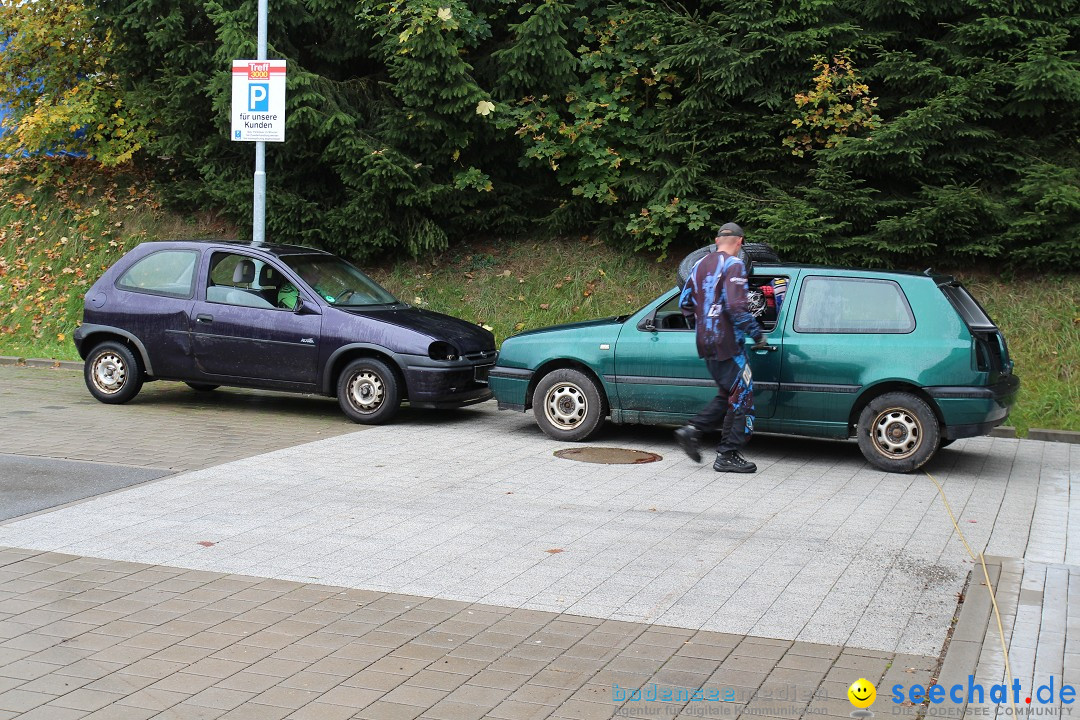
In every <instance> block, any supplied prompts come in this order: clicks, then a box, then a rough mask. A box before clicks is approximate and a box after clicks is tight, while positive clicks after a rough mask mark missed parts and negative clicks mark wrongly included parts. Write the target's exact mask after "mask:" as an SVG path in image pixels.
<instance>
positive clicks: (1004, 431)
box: [990, 425, 1016, 438]
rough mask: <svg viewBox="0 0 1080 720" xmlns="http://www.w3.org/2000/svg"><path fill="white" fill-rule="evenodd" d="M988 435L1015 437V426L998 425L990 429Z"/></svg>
mask: <svg viewBox="0 0 1080 720" xmlns="http://www.w3.org/2000/svg"><path fill="white" fill-rule="evenodd" d="M990 437H996V438H1015V437H1016V428H1014V427H1013V426H1011V425H998V426H997V427H996V428H994V429H993V430H991V431H990Z"/></svg>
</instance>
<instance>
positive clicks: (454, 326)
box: [335, 305, 495, 355]
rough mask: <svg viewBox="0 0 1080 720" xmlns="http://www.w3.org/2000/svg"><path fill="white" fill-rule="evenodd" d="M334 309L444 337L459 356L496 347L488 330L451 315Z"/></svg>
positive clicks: (407, 309)
mask: <svg viewBox="0 0 1080 720" xmlns="http://www.w3.org/2000/svg"><path fill="white" fill-rule="evenodd" d="M335 309H336V310H341V311H342V312H346V313H348V314H350V315H356V316H358V317H363V318H368V319H370V320H375V321H377V322H383V323H388V324H390V325H396V326H398V327H403V328H408V329H409V330H414V331H416V332H418V333H421V334H422V335H426V336H428V337H430V338H431V339H432V340H444V341H446V342H449V343H452V344H453V345H454V347H456V348H457V349H458V351H459V352H460V353H461V354H462V355H468V354H469V353H474V352H481V351H488V350H494V349H495V336H494V335H492V334H491V332H489V331H488V330H485V329H484V328H482V327H480V326H479V325H473V324H472V323H471V322H468V321H467V320H462V319H460V318H456V317H453V316H451V315H443V314H442V313H437V312H432V311H431V310H421V309H420V308H415V307H408V306H401V305H398V306H393V307H388V308H343V307H338V308H335Z"/></svg>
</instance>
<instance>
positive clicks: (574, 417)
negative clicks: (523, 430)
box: [532, 368, 608, 442]
mask: <svg viewBox="0 0 1080 720" xmlns="http://www.w3.org/2000/svg"><path fill="white" fill-rule="evenodd" d="M532 406H533V414H534V415H535V416H536V424H537V425H539V426H540V429H541V430H543V431H544V433H545V434H546V435H547V436H548V437H550V438H553V439H555V440H563V441H567V442H577V441H581V440H588V439H589V438H591V437H593V436H594V435H596V433H597V432H598V431H599V430H600V428H601V427H603V424H604V419H605V418H606V417H607V413H608V411H607V402H606V398H605V397H604V394H603V391H602V390H601V388H600V387H599V386H597V384H596V382H595V381H594V380H593V379H592V378H590V377H589V376H588V375H586V374H585V373H583V372H581V371H580V370H572V369H570V368H562V369H560V370H552V371H551V372H549V373H548V374H547V375H545V376H544V377H542V378H541V379H540V382H539V383H537V385H536V389H535V390H533V396H532Z"/></svg>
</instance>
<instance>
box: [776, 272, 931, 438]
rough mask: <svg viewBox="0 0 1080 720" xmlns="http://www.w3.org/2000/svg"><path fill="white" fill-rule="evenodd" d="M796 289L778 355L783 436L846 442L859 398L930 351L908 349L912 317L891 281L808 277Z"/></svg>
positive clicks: (857, 277)
mask: <svg viewBox="0 0 1080 720" xmlns="http://www.w3.org/2000/svg"><path fill="white" fill-rule="evenodd" d="M797 285H798V287H796V288H795V295H796V296H797V297H796V302H795V303H794V307H793V308H792V310H793V313H792V315H793V317H792V320H791V322H790V323H789V326H788V331H787V340H786V342H785V344H784V350H783V355H784V359H783V372H782V374H781V386H780V387H781V398H780V403H781V406H782V407H783V416H784V417H783V423H784V424H783V431H784V432H790V433H794V434H801V435H820V436H824V437H840V438H843V437H847V436H848V420H849V417H850V414H851V409H852V407H853V405H854V403H855V399H856V398H857V397H858V393H859V391H860V390H861V389H862V388H863V387H864V386H865V385H868V384H870V383H872V382H875V381H879V380H887V379H892V378H893V377H894V376H893V374H892V373H893V372H894V370H895V367H894V366H895V362H894V361H892V358H895V357H898V356H903V355H905V354H907V353H911V352H920V351H921V352H926V351H927V349H920V348H918V347H917V346H916V345H913V344H912V343H911V340H910V334H911V333H912V332H914V330H915V316H914V314H913V313H912V310H911V306H910V304H909V303H908V300H907V297H906V295H905V294H904V291H903V288H902V287H901V286H900V285H899V283H897V282H896V281H895V280H892V279H886V278H874V277H867V276H866V275H865V274H862V275H858V274H855V273H852V275H851V276H845V275H839V274H835V273H834V274H824V273H815V272H810V273H808V274H806V275H804V276H803V277H802V278H801V279H800V280H799V282H798V283H797Z"/></svg>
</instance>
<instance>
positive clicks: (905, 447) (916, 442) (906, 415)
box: [870, 407, 923, 460]
mask: <svg viewBox="0 0 1080 720" xmlns="http://www.w3.org/2000/svg"><path fill="white" fill-rule="evenodd" d="M870 436H871V438H873V440H874V447H876V448H877V450H878V452H880V453H881V454H882V455H884V456H885V457H887V458H890V459H892V460H903V459H904V458H908V457H911V456H912V455H914V454H915V453H916V452H917V451H918V449H919V447H920V446H921V445H922V439H923V430H922V423H920V422H919V419H918V418H917V417H915V414H914V413H912V412H911V411H910V410H907V409H905V408H899V407H898V408H889V409H888V410H883V411H881V412H880V413H878V415H877V417H876V418H874V423H873V425H872V426H871V428H870Z"/></svg>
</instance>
